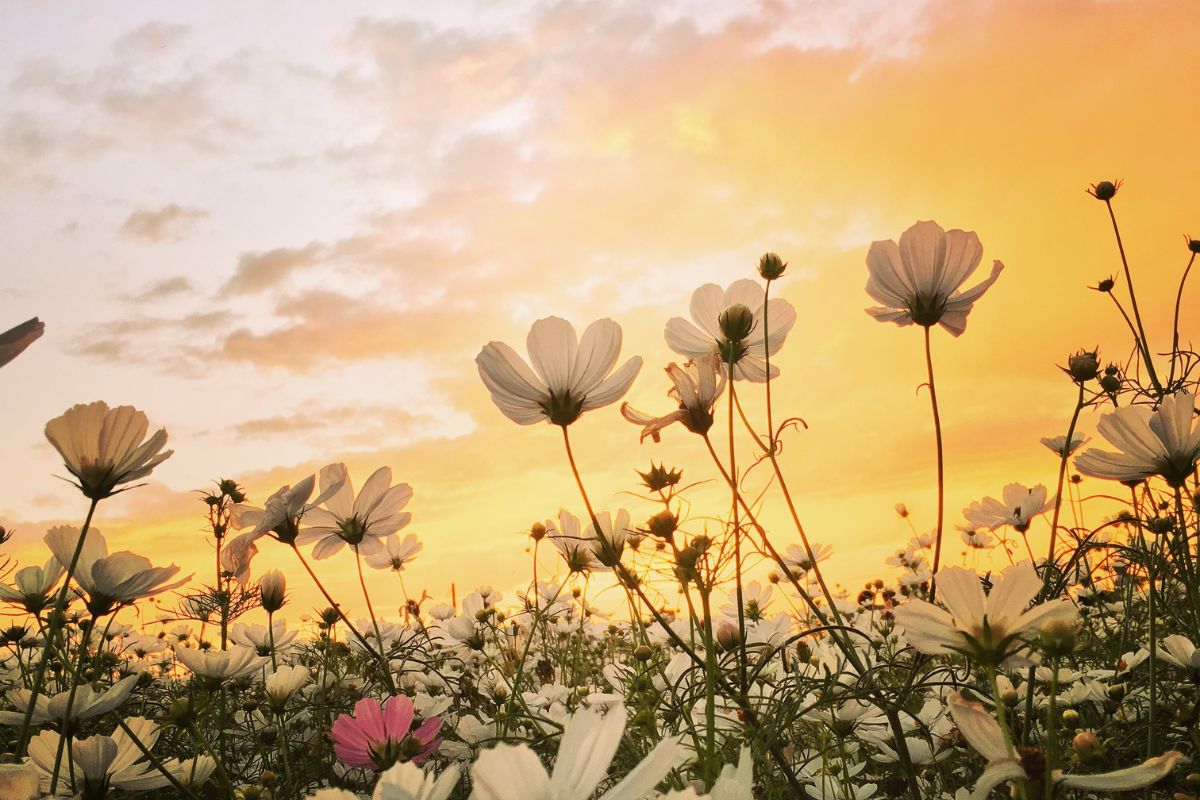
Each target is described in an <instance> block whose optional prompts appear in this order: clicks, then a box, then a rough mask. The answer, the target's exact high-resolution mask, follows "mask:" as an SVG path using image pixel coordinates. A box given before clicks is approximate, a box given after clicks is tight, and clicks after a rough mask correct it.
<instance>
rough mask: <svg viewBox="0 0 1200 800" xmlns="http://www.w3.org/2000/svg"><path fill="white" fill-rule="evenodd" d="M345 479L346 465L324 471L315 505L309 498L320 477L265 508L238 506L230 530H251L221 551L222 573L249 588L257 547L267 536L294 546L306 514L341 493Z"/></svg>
mask: <svg viewBox="0 0 1200 800" xmlns="http://www.w3.org/2000/svg"><path fill="white" fill-rule="evenodd" d="M345 477H346V469H345V465H344V464H327V465H326V466H324V467H322V468H321V487H322V488H321V493H320V494H319V495H317V497H316V499H315V500H313V501H312V502H311V503H310V502H309V501H308V498H310V497H312V493H313V489H314V488H316V483H317V476H316V475H309V476H308V477H307V478H304V479H303V480H301V481H299V482H297V483H296V484H295V485H294V486H282V487H280V488H279V489H278V490H277V491H276V492H275V494H273V495H271V496H270V497H269V498H267V503H266V505H265V506H264V507H263V508H258V507H257V506H252V505H249V504H246V503H239V504H237V505H235V506H234V507H233V509H232V512H231V514H230V521H229V524H230V526H231V527H233V528H236V529H237V530H241V529H243V528H250V530H248V531H246V532H245V533H241V534H238V535H237V536H235V537H233V538H232V539H230V540H229V541H228V542H226V543H225V547H224V549H223V550H222V551H221V569H223V570H225V571H226V572H228V573H229V574H231V575H233V576H235V577H236V578H237V580H238V582H239V583H241V584H242V585H245V584H246V582H247V581H248V580H249V579H250V561H251V559H253V558H254V556H255V554H256V553H258V545H257V544H255V543H256V542H257V541H258V540H259V539H261V538H262V537H264V536H271V537H272V538H274V539H277V540H279V541H280V542H283V543H284V544H287V545H294V544H295V543H296V538H297V537H298V536H299V535H300V520H301V519H302V518H303V517H304V515H305V513H307V512H308V511H309V510H311V509H313V508H315V507H316V506H319V505H321V503H324V502H325V501H326V500H327V499H329V498H330V497H332V496H333V495H334V494H335V493H337V491H338V490H339V489H341V488H342V485H341V482H340V481H339V478H341V479H342V480H344V479H345Z"/></svg>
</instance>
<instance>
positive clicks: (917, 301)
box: [867, 221, 1004, 336]
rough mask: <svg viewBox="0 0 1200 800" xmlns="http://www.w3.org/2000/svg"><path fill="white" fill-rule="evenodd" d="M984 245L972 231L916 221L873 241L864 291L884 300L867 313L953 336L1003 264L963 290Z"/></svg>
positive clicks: (869, 253) (965, 322)
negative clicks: (894, 237)
mask: <svg viewBox="0 0 1200 800" xmlns="http://www.w3.org/2000/svg"><path fill="white" fill-rule="evenodd" d="M982 256H983V245H982V244H980V242H979V237H978V236H976V235H975V232H974V231H962V230H958V229H954V230H950V231H946V230H943V229H942V226H940V225H938V224H937V223H936V222H932V221H924V222H918V223H916V224H915V225H913V226H912V227H911V228H909V229H908V230H906V231H905V232H904V233H902V234H900V244H899V245H897V244H896V242H895V241H893V240H890V239H889V240H887V241H878V242H872V243H871V248H870V249H869V250H868V251H867V270H868V273H869V277H868V278H867V294H869V295H870V296H871V297H872V299H874V300H876V301H878V302H880V303H882V304H883V305H882V306H876V307H874V308H868V309H867V313H868V314H870V315H871V316H872V317H874V318H875V319H877V320H880V321H881V322H894V323H896V324H897V325H912V324H914V323H915V324H917V325H921V326H923V327H926V328H930V327H933V326H934V325H941V326H942V327H943V328H945V329H946V330H947V331H949V332H950V334H951V335H953V336H960V335H962V333H963V331H965V330H966V328H967V314H968V313H970V311H971V308H972V307H973V306H974V305H975V301H976V300H978V299H979V298H980V297H982V296H983V293H984V292H986V291H987V290H988V288H989V287H991V285H992V284H993V283H995V282H996V278H998V277H999V276H1000V272H1001V271H1002V270H1003V269H1004V265H1003V264H1001V263H1000V262H999V261H996V262H994V264H993V265H992V274H991V275H990V276H988V278H987V279H986V280H985V281H983V282H982V283H980V284H979V285H977V286H975V287H974V288H972V289H967V290H966V291H963V290H962V289H961V287H962V285H963V283H964V282H966V280H967V278H969V277H971V274H972V273H974V272H975V270H976V268H978V266H979V260H980V258H981V257H982Z"/></svg>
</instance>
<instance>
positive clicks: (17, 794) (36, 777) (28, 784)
mask: <svg viewBox="0 0 1200 800" xmlns="http://www.w3.org/2000/svg"><path fill="white" fill-rule="evenodd" d="M40 783H41V773H39V772H38V771H37V769H35V768H34V767H32V766H30V765H28V764H0V797H7V798H9V800H37V798H38V797H40V796H41V792H39V791H38V785H39V784H40Z"/></svg>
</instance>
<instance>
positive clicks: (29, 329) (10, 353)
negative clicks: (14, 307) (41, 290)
mask: <svg viewBox="0 0 1200 800" xmlns="http://www.w3.org/2000/svg"><path fill="white" fill-rule="evenodd" d="M45 332H46V323H44V322H42V321H41V320H40V319H38V318H37V317H34V318H33V319H27V320H25V321H24V322H22V323H21V324H20V325H18V326H16V327H15V328H9V329H8V330H6V331H5V332H4V333H0V367H3V366H4V365H5V364H7V363H8V362H10V361H12V360H13V359H14V358H16V357H17V356H19V355H21V353H23V352H25V348H26V347H29V345H31V344H33V343H34V342H36V341H37V340H38V339H39V338H41V335H42V334H43V333H45Z"/></svg>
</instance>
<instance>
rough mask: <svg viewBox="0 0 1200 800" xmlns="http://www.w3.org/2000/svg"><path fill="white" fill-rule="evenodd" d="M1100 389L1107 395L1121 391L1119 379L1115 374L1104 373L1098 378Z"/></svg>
mask: <svg viewBox="0 0 1200 800" xmlns="http://www.w3.org/2000/svg"><path fill="white" fill-rule="evenodd" d="M1100 388H1101V389H1103V390H1104V391H1106V392H1108V393H1109V394H1115V393H1117V392H1118V391H1120V389H1121V379H1120V377H1118V376H1117V375H1115V374H1111V373H1108V372H1105V373H1104V376H1103V377H1101V378H1100Z"/></svg>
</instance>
